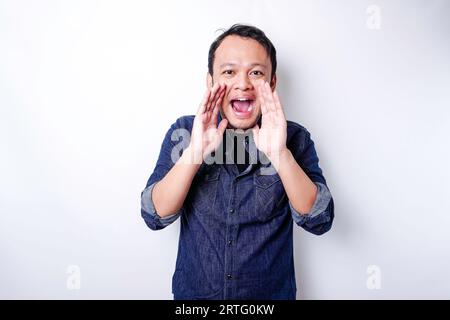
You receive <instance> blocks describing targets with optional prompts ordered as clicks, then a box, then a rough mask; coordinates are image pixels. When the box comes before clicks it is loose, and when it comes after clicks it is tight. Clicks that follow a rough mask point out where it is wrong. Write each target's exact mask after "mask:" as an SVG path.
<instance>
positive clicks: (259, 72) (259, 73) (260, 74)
mask: <svg viewBox="0 0 450 320" xmlns="http://www.w3.org/2000/svg"><path fill="white" fill-rule="evenodd" d="M252 73H258V74H256V75H257V76H262V75H263V73H262V72H261V71H259V70H255V71H252Z"/></svg>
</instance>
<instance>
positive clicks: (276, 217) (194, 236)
mask: <svg viewBox="0 0 450 320" xmlns="http://www.w3.org/2000/svg"><path fill="white" fill-rule="evenodd" d="M276 67H277V60H276V50H275V48H274V46H273V44H272V42H271V41H270V40H269V39H268V38H267V37H266V35H265V34H264V32H262V31H261V30H260V29H258V28H255V27H253V26H246V25H234V26H232V27H231V28H230V29H228V30H227V31H225V32H224V33H223V34H221V35H220V36H219V37H218V38H217V39H216V40H215V41H214V42H213V43H212V45H211V47H210V50H209V57H208V73H207V79H206V82H207V90H206V93H205V95H204V98H203V101H202V102H201V104H200V107H199V108H198V111H197V114H196V115H195V116H183V117H180V118H178V119H177V121H176V122H175V123H174V124H173V125H172V126H171V128H170V129H169V131H168V132H167V134H166V136H165V139H164V141H163V143H162V147H161V152H160V154H159V158H158V161H157V164H156V167H155V169H154V171H153V173H152V174H151V176H150V178H149V179H148V182H147V185H146V188H145V189H144V191H143V192H142V193H141V214H142V217H143V218H144V221H145V222H146V224H147V225H148V226H149V227H150V228H151V229H152V230H159V229H162V228H164V227H166V226H168V225H169V224H171V223H172V222H174V221H175V220H176V219H178V218H180V219H181V230H180V240H179V248H178V256H177V262H176V268H175V273H174V275H173V279H172V292H173V294H174V298H175V299H295V297H296V282H295V271H294V259H293V222H295V223H296V224H297V225H299V226H301V227H302V228H304V229H305V230H307V231H309V232H312V233H314V234H317V235H320V234H323V233H325V232H327V231H328V230H329V229H330V228H331V225H332V222H333V218H334V205H333V199H332V197H331V194H330V192H329V190H328V188H327V185H326V181H325V178H324V177H323V175H322V170H321V169H320V167H319V164H318V163H319V159H318V157H317V154H316V151H315V148H314V143H313V141H312V140H311V137H310V134H309V132H308V131H307V130H306V129H305V128H304V127H302V126H301V125H299V124H297V123H295V122H292V121H287V120H286V118H285V115H284V112H283V107H282V105H281V102H280V99H279V97H278V94H277V92H276V90H275V88H276V81H277V77H276ZM180 154H181V155H180Z"/></svg>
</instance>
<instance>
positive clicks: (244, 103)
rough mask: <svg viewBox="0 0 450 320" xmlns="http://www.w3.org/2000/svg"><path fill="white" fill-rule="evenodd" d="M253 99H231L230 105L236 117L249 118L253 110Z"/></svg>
mask: <svg viewBox="0 0 450 320" xmlns="http://www.w3.org/2000/svg"><path fill="white" fill-rule="evenodd" d="M253 104H254V100H252V99H245V98H243V99H233V100H231V107H232V109H233V111H234V114H235V115H236V117H237V118H240V119H245V118H250V116H251V115H252V111H253Z"/></svg>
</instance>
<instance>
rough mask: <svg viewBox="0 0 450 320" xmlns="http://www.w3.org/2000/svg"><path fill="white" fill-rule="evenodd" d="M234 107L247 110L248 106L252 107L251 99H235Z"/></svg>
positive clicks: (238, 109) (241, 110) (239, 110)
mask: <svg viewBox="0 0 450 320" xmlns="http://www.w3.org/2000/svg"><path fill="white" fill-rule="evenodd" d="M233 107H234V108H235V109H236V111H238V112H247V111H248V108H250V101H239V100H235V101H233Z"/></svg>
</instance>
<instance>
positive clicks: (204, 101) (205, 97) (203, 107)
mask: <svg viewBox="0 0 450 320" xmlns="http://www.w3.org/2000/svg"><path fill="white" fill-rule="evenodd" d="M210 95H211V90H209V88H208V89H206V92H205V94H204V95H203V99H202V102H201V103H200V106H199V107H198V110H197V114H202V113H204V112H205V110H206V104H207V103H208V100H209V96H210Z"/></svg>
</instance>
